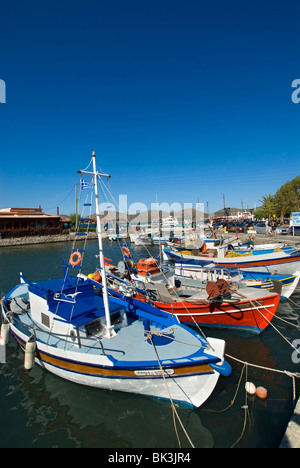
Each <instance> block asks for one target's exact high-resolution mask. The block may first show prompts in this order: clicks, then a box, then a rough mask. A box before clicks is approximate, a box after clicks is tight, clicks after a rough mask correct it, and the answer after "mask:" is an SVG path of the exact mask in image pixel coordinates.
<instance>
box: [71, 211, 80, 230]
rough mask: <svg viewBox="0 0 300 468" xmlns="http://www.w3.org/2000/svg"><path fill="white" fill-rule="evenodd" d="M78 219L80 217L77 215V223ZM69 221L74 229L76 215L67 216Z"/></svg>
mask: <svg viewBox="0 0 300 468" xmlns="http://www.w3.org/2000/svg"><path fill="white" fill-rule="evenodd" d="M79 219H80V216H79V215H77V223H78V221H79ZM69 220H70V221H71V224H72V226H74V227H76V213H71V214H70V216H69Z"/></svg>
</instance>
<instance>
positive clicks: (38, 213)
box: [0, 206, 67, 239]
mask: <svg viewBox="0 0 300 468" xmlns="http://www.w3.org/2000/svg"><path fill="white" fill-rule="evenodd" d="M66 221H67V220H65V219H64V218H62V217H61V216H60V215H59V213H58V210H57V214H56V215H54V214H48V213H43V211H42V208H41V206H39V207H38V208H4V209H0V238H2V239H7V238H11V237H27V236H49V235H56V234H60V233H61V230H62V228H63V226H65V223H66Z"/></svg>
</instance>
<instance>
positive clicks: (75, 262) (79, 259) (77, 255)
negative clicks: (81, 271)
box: [70, 250, 82, 266]
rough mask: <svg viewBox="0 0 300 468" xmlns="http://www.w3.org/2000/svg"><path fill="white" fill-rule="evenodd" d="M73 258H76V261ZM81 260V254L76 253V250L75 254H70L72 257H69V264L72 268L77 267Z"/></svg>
mask: <svg viewBox="0 0 300 468" xmlns="http://www.w3.org/2000/svg"><path fill="white" fill-rule="evenodd" d="M75 257H77V260H74V258H75ZM81 259H82V256H81V253H80V252H78V250H77V251H76V252H73V253H72V255H71V257H70V264H71V265H72V266H77V265H79V263H80V262H81Z"/></svg>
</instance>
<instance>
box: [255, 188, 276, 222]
mask: <svg viewBox="0 0 300 468" xmlns="http://www.w3.org/2000/svg"><path fill="white" fill-rule="evenodd" d="M259 201H260V202H261V203H262V207H261V209H262V210H263V213H264V218H268V219H269V220H270V219H271V218H272V215H273V214H274V212H275V200H274V196H273V195H271V193H269V195H264V196H263V197H262V200H259Z"/></svg>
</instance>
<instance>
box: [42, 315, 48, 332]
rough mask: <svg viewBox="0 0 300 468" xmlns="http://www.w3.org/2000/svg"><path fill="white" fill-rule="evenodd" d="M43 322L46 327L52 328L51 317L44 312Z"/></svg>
mask: <svg viewBox="0 0 300 468" xmlns="http://www.w3.org/2000/svg"><path fill="white" fill-rule="evenodd" d="M42 324H43V325H45V327H48V328H50V318H49V316H48V315H46V314H44V313H43V312H42Z"/></svg>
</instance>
